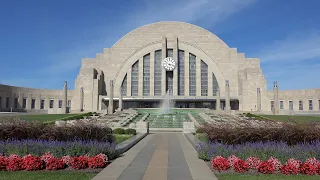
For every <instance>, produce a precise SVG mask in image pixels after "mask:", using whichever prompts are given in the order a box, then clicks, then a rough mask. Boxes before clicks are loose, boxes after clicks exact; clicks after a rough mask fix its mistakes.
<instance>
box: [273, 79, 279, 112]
mask: <svg viewBox="0 0 320 180" xmlns="http://www.w3.org/2000/svg"><path fill="white" fill-rule="evenodd" d="M273 95H274V107H273V109H274V110H273V114H275V115H276V114H279V89H278V82H277V81H276V82H274V85H273Z"/></svg>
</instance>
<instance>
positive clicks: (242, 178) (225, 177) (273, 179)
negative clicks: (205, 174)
mask: <svg viewBox="0 0 320 180" xmlns="http://www.w3.org/2000/svg"><path fill="white" fill-rule="evenodd" d="M216 176H217V177H218V179H219V180H234V179H236V180H305V179H306V180H317V179H320V176H318V175H315V176H308V175H300V174H299V175H282V174H270V175H269V174H268V175H264V174H259V175H249V174H216Z"/></svg>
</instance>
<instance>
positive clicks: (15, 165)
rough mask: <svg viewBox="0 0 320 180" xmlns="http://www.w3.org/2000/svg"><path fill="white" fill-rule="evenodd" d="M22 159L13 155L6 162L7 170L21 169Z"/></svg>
mask: <svg viewBox="0 0 320 180" xmlns="http://www.w3.org/2000/svg"><path fill="white" fill-rule="evenodd" d="M23 166H24V165H23V160H22V158H20V157H14V158H11V159H9V162H8V164H7V167H6V168H7V170H8V171H20V170H22V169H23Z"/></svg>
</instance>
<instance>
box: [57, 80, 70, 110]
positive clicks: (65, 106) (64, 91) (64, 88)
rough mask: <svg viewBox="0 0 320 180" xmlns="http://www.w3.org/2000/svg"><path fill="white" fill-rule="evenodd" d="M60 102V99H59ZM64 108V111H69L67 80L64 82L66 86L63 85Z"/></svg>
mask: <svg viewBox="0 0 320 180" xmlns="http://www.w3.org/2000/svg"><path fill="white" fill-rule="evenodd" d="M57 100H58V99H57ZM58 104H59V100H58ZM62 108H63V110H62V113H64V114H66V113H68V82H67V81H65V82H64V86H63V100H62Z"/></svg>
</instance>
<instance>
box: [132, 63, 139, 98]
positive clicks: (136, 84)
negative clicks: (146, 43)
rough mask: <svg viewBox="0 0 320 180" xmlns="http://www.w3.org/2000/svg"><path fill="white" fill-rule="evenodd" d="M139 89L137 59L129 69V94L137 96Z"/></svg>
mask: <svg viewBox="0 0 320 180" xmlns="http://www.w3.org/2000/svg"><path fill="white" fill-rule="evenodd" d="M138 91H139V61H136V63H134V64H133V66H132V71H131V95H132V96H138Z"/></svg>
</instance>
